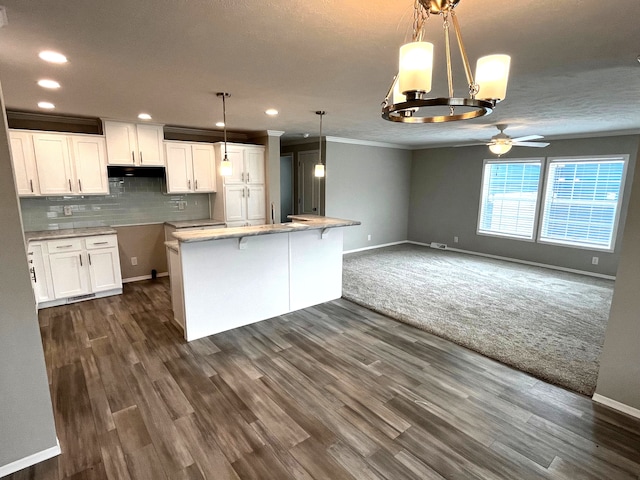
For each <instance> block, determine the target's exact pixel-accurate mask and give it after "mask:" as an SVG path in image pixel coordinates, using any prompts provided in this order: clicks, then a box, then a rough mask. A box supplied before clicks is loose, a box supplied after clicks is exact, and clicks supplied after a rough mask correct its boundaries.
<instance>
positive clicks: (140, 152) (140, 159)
mask: <svg viewBox="0 0 640 480" xmlns="http://www.w3.org/2000/svg"><path fill="white" fill-rule="evenodd" d="M140 165H142V150H140Z"/></svg>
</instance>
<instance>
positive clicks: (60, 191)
mask: <svg viewBox="0 0 640 480" xmlns="http://www.w3.org/2000/svg"><path fill="white" fill-rule="evenodd" d="M33 147H34V152H35V158H36V167H37V170H38V180H39V182H40V193H42V195H69V194H73V193H75V191H76V188H75V180H74V175H73V171H72V169H71V159H70V156H69V143H68V142H67V136H66V135H56V134H48V133H36V134H34V135H33Z"/></svg>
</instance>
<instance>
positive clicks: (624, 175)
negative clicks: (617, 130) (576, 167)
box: [536, 154, 629, 253]
mask: <svg viewBox="0 0 640 480" xmlns="http://www.w3.org/2000/svg"><path fill="white" fill-rule="evenodd" d="M607 160H617V161H620V160H622V161H623V162H624V165H623V167H622V179H621V181H620V192H619V194H618V199H617V205H616V213H615V219H614V221H613V227H612V232H611V246H610V247H608V248H607V247H604V246H598V245H577V244H575V243H573V242H570V241H563V240H554V239H543V238H542V223H543V221H544V211H545V207H546V201H547V192H548V189H549V187H550V183H552V182H549V172H550V171H551V169H550V168H549V167H550V166H551V164H552V163H562V162H567V163H572V162H577V161H582V162H585V163H586V162H594V163H597V162H602V161H607ZM628 169H629V155H628V154H614V155H578V156H570V157H547V158H546V161H545V169H544V170H545V171H544V179H543V189H542V190H543V191H542V198H541V201H540V205H539V221H538V223H539V225H538V227H539V228H538V234H537V236H536V241H537V243H540V244H543V245H557V246H561V247H568V248H578V249H581V250H595V251H599V252H609V253H613V252H614V251H615V248H616V240H617V237H618V228H619V226H620V214H621V210H622V203H623V200H624V194H625V185H626V180H627V173H628Z"/></svg>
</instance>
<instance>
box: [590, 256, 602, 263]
mask: <svg viewBox="0 0 640 480" xmlns="http://www.w3.org/2000/svg"><path fill="white" fill-rule="evenodd" d="M599 261H600V258H599V257H593V258H592V259H591V265H597V264H598V262H599Z"/></svg>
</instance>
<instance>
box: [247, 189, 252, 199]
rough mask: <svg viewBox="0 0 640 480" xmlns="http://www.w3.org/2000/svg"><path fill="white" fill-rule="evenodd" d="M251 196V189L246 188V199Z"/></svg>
mask: <svg viewBox="0 0 640 480" xmlns="http://www.w3.org/2000/svg"><path fill="white" fill-rule="evenodd" d="M250 196H251V189H250V188H247V198H249V197H250Z"/></svg>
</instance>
